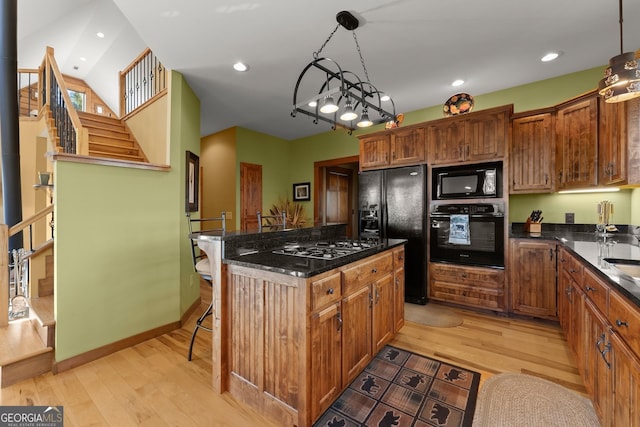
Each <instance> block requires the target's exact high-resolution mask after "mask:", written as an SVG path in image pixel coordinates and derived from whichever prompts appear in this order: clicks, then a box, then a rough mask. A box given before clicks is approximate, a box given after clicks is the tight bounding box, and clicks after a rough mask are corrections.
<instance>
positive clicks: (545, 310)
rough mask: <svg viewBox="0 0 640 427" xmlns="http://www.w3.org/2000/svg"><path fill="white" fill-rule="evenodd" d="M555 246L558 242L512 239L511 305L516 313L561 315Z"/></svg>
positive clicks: (549, 316)
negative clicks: (557, 287) (558, 302)
mask: <svg viewBox="0 0 640 427" xmlns="http://www.w3.org/2000/svg"><path fill="white" fill-rule="evenodd" d="M555 248H556V245H555V243H554V242H544V241H536V240H532V239H511V272H512V276H511V277H512V280H511V309H512V311H513V312H514V313H518V314H524V315H528V316H534V317H540V318H545V319H552V320H555V319H556V318H557V317H556V311H557V291H556V255H555Z"/></svg>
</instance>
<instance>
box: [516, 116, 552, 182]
mask: <svg viewBox="0 0 640 427" xmlns="http://www.w3.org/2000/svg"><path fill="white" fill-rule="evenodd" d="M553 119H554V116H553V115H552V114H551V113H542V114H535V115H531V116H526V117H519V118H517V119H514V120H513V122H512V124H511V126H512V130H513V133H512V138H511V147H510V153H509V155H510V159H511V161H510V171H509V172H510V173H509V175H510V176H509V187H510V190H511V191H510V193H532V192H535V193H549V192H551V191H553V179H552V178H553V176H554V174H555V167H554V147H555V133H554V126H553V123H554V120H553Z"/></svg>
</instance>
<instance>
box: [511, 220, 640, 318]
mask: <svg viewBox="0 0 640 427" xmlns="http://www.w3.org/2000/svg"><path fill="white" fill-rule="evenodd" d="M509 237H511V238H520V239H539V240H554V241H557V242H559V243H561V244H562V245H563V246H564V247H566V248H567V249H569V250H570V251H571V252H572V253H573V254H575V255H576V256H577V257H578V258H579V259H581V260H582V261H583V263H584V264H585V265H586V266H587V267H589V268H590V269H591V270H592V271H593V272H595V273H596V274H597V275H598V276H599V277H600V278H602V279H604V280H605V281H607V283H609V285H611V286H612V287H613V288H615V289H617V290H618V291H619V292H620V293H621V294H622V295H624V296H625V297H627V299H628V300H629V301H630V302H632V303H634V304H635V305H637V306H638V307H640V281H638V280H634V279H633V278H631V277H630V276H628V275H625V274H623V273H621V272H620V271H619V270H617V269H616V268H614V267H613V266H612V265H610V264H609V263H608V262H606V261H605V260H604V259H605V258H618V259H626V260H634V261H638V262H640V240H639V238H640V236H637V235H633V234H627V233H606V234H605V235H602V234H597V233H596V232H584V231H578V232H573V231H571V230H546V231H545V230H544V228H543V230H542V232H541V233H537V234H534V235H531V234H529V233H524V232H518V231H516V232H513V231H512V232H511V234H510V236H509Z"/></svg>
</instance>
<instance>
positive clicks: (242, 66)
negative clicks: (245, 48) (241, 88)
mask: <svg viewBox="0 0 640 427" xmlns="http://www.w3.org/2000/svg"><path fill="white" fill-rule="evenodd" d="M233 69H234V70H236V71H247V70H248V69H249V67H248V66H247V65H245V64H243V63H242V62H236V63H235V64H233Z"/></svg>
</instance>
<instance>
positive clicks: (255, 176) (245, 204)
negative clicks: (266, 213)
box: [240, 163, 262, 231]
mask: <svg viewBox="0 0 640 427" xmlns="http://www.w3.org/2000/svg"><path fill="white" fill-rule="evenodd" d="M261 210H262V165H254V164H251V163H240V215H241V217H240V230H242V231H257V230H258V217H257V215H256V213H257V212H258V211H261Z"/></svg>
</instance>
